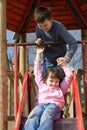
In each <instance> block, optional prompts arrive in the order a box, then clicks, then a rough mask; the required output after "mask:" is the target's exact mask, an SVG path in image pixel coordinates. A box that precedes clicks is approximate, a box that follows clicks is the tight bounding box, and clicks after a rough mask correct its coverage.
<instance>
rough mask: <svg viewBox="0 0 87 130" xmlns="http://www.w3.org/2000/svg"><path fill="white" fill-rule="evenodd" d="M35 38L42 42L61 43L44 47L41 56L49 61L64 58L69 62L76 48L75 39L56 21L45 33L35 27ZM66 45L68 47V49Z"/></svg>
mask: <svg viewBox="0 0 87 130" xmlns="http://www.w3.org/2000/svg"><path fill="white" fill-rule="evenodd" d="M36 36H37V38H41V39H42V41H44V42H50V41H51V42H56V43H57V42H58V43H61V44H58V45H48V46H46V47H45V50H44V53H43V54H44V56H45V57H46V58H47V59H48V60H49V61H54V60H56V59H57V58H59V57H65V60H66V61H67V62H70V60H71V58H72V57H73V55H74V53H75V52H76V50H77V47H78V44H77V41H76V39H75V38H74V37H73V36H72V35H71V34H70V33H69V32H68V31H67V30H66V28H65V27H64V25H63V24H61V23H60V22H58V21H56V20H53V21H52V27H51V29H50V30H49V31H48V32H45V31H44V30H42V29H41V28H39V27H38V25H37V26H36ZM66 44H67V45H68V49H67V47H66Z"/></svg>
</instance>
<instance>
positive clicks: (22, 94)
mask: <svg viewBox="0 0 87 130" xmlns="http://www.w3.org/2000/svg"><path fill="white" fill-rule="evenodd" d="M28 80H29V74H28V72H26V73H25V75H24V81H23V85H22V91H21V97H20V102H19V107H18V113H17V118H16V123H15V128H14V130H19V127H20V122H21V113H22V109H23V103H24V98H25V92H26V88H27V87H30V86H27V82H28Z"/></svg>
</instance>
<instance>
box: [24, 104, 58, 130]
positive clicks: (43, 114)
mask: <svg viewBox="0 0 87 130" xmlns="http://www.w3.org/2000/svg"><path fill="white" fill-rule="evenodd" d="M57 114H60V108H59V107H58V106H57V105H56V104H54V103H47V104H39V105H37V106H36V107H35V108H34V109H33V110H32V111H31V113H30V114H29V116H28V119H27V120H26V122H25V125H24V127H23V129H22V130H53V121H54V119H55V116H56V115H57Z"/></svg>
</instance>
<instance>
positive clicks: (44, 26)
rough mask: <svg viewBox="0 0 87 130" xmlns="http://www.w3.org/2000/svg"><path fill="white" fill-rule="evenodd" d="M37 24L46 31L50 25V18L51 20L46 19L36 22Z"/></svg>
mask: <svg viewBox="0 0 87 130" xmlns="http://www.w3.org/2000/svg"><path fill="white" fill-rule="evenodd" d="M38 26H39V28H41V29H42V30H44V31H45V32H48V31H49V30H50V29H51V27H52V19H51V20H48V19H46V20H45V21H44V22H41V23H38Z"/></svg>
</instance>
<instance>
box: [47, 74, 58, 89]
mask: <svg viewBox="0 0 87 130" xmlns="http://www.w3.org/2000/svg"><path fill="white" fill-rule="evenodd" d="M45 82H46V84H47V85H48V86H51V87H58V86H59V82H60V80H59V79H58V78H52V77H51V74H49V76H48V78H47V80H46V81H45Z"/></svg>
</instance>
